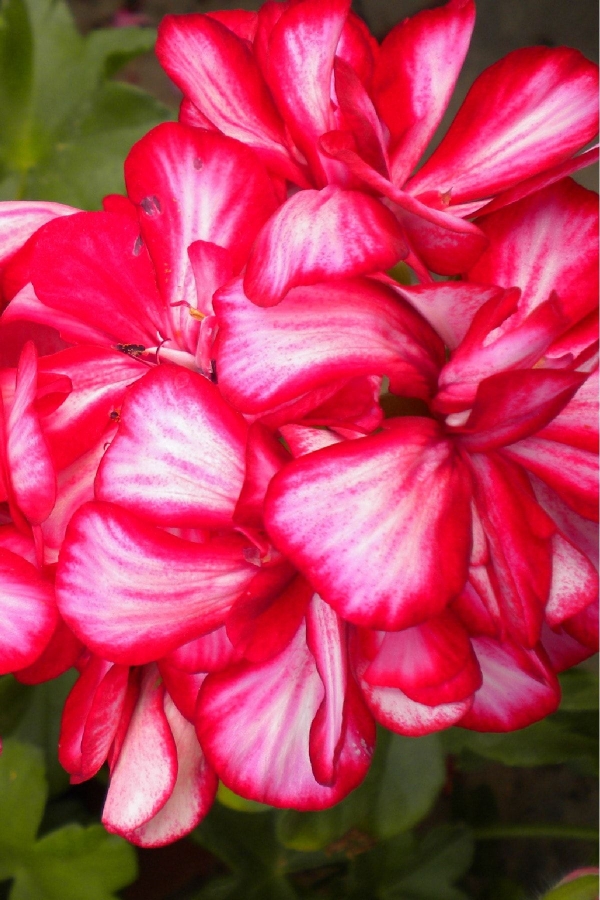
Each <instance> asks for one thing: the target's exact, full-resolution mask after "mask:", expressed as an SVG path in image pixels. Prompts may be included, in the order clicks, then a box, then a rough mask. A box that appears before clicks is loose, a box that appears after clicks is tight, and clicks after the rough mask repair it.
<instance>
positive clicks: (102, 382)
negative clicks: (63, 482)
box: [38, 344, 148, 470]
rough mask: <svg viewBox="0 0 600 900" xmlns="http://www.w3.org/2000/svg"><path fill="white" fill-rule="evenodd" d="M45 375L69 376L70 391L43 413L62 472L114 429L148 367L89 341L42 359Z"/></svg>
mask: <svg viewBox="0 0 600 900" xmlns="http://www.w3.org/2000/svg"><path fill="white" fill-rule="evenodd" d="M38 369H39V372H40V378H41V377H43V376H48V375H49V374H50V373H56V374H62V375H66V376H67V377H68V378H69V379H70V381H71V385H72V389H71V392H70V393H69V396H68V397H67V398H66V400H65V401H64V402H63V403H61V405H60V406H59V407H58V409H56V410H54V411H53V412H52V413H51V414H46V415H43V417H42V420H41V421H42V426H43V429H44V435H45V436H46V439H47V441H48V443H49V445H50V450H51V452H52V458H53V460H54V464H55V466H56V467H57V469H58V470H60V469H63V468H65V467H66V466H69V465H71V463H73V462H74V461H75V460H76V459H78V458H79V457H81V456H82V455H83V454H84V453H87V452H89V451H90V450H92V449H93V448H94V447H95V446H96V445H97V443H98V442H99V441H106V439H107V438H106V435H107V432H110V430H111V429H112V428H113V427H114V424H115V422H114V420H115V419H116V418H117V416H116V415H115V413H116V414H118V411H119V409H120V408H121V404H122V402H123V397H124V395H125V391H126V389H127V388H128V387H129V385H130V384H132V383H133V382H134V381H137V379H138V378H141V376H142V375H145V374H146V373H147V371H148V369H147V367H146V366H145V365H144V364H143V363H141V362H140V361H139V360H137V359H132V357H130V356H128V355H127V354H126V353H119V352H117V351H115V350H109V349H107V348H105V347H94V346H90V345H89V344H84V345H81V346H77V347H68V348H67V349H66V350H62V351H61V352H60V353H53V354H52V355H51V356H45V357H42V358H41V359H40V360H39V363H38Z"/></svg>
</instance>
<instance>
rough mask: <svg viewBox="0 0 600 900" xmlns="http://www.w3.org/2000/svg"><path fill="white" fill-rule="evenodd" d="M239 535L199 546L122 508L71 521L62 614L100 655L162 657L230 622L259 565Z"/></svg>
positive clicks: (95, 508)
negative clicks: (230, 612)
mask: <svg viewBox="0 0 600 900" xmlns="http://www.w3.org/2000/svg"><path fill="white" fill-rule="evenodd" d="M245 546H246V541H245V540H244V539H243V538H241V537H237V536H230V537H223V538H215V539H213V540H212V541H209V542H208V543H205V544H197V543H193V542H192V541H185V540H182V539H181V538H177V537H174V536H173V535H171V534H168V533H166V532H164V531H161V530H159V529H157V528H154V527H153V526H152V525H149V524H147V523H146V522H144V521H142V520H141V519H138V518H137V516H134V515H132V514H131V513H129V512H126V511H125V510H124V509H121V508H120V507H118V506H113V505H112V504H108V503H88V504H86V505H85V506H83V507H82V508H81V509H80V510H79V511H78V512H77V513H76V514H75V515H74V516H73V518H72V520H71V522H70V524H69V528H68V530H67V537H66V540H65V544H64V547H63V550H62V553H61V557H60V560H59V564H58V570H57V594H58V603H59V607H60V610H61V613H62V615H63V617H64V618H65V620H66V621H67V624H68V625H69V626H70V627H71V628H72V629H73V631H74V632H75V634H76V635H77V636H78V637H80V639H81V640H82V641H83V642H84V643H85V644H86V645H87V646H89V647H90V648H91V649H92V650H93V652H95V653H97V654H98V655H99V656H103V657H104V658H105V659H110V660H112V661H114V662H120V663H124V664H126V665H139V664H141V663H144V662H149V661H150V660H153V659H158V658H160V657H161V656H164V655H165V654H166V653H169V652H170V651H171V650H173V649H174V648H175V647H177V646H178V645H179V644H183V643H186V642H187V641H190V640H193V639H194V638H196V637H200V635H202V634H207V633H208V632H210V631H213V630H214V629H215V628H217V627H218V626H219V625H222V624H223V621H224V619H225V616H226V614H227V612H228V610H229V608H230V607H231V604H232V603H233V601H234V600H235V599H236V597H238V596H239V595H240V594H241V593H242V592H243V591H244V589H245V588H246V586H247V585H248V584H249V583H250V581H251V579H252V578H253V576H254V575H255V573H256V568H255V567H254V566H252V565H250V564H249V563H247V562H246V560H245V558H244V554H243V551H244V548H245Z"/></svg>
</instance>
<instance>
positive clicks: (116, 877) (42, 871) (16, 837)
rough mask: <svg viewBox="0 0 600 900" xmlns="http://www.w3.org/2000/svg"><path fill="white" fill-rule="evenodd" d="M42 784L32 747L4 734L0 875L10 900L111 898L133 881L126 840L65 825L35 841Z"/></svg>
mask: <svg viewBox="0 0 600 900" xmlns="http://www.w3.org/2000/svg"><path fill="white" fill-rule="evenodd" d="M47 793H48V787H47V783H46V779H45V777H44V765H43V756H42V752H41V750H40V749H39V748H38V747H32V746H31V745H29V744H23V743H20V742H19V741H15V740H12V739H9V740H8V741H6V743H5V746H4V750H3V753H2V756H1V757H0V880H2V881H5V880H7V879H9V878H12V879H13V884H12V886H11V890H10V894H9V898H10V900H116V898H115V894H114V891H116V890H118V889H119V888H121V887H124V886H125V885H126V884H129V883H130V882H131V881H133V880H134V878H135V876H136V859H135V854H134V851H133V848H132V847H130V846H129V845H128V844H127V842H126V841H124V840H122V839H121V838H118V837H115V836H113V835H109V834H107V832H106V831H105V830H104V828H103V827H102V826H101V825H92V826H90V827H89V828H82V827H81V826H80V825H67V826H65V827H64V828H60V829H58V830H57V831H52V832H50V833H49V834H47V835H45V836H44V837H43V838H41V840H36V835H37V831H38V828H39V825H40V821H41V819H42V815H43V813H44V806H45V803H46V798H47Z"/></svg>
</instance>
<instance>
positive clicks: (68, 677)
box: [14, 669, 77, 796]
mask: <svg viewBox="0 0 600 900" xmlns="http://www.w3.org/2000/svg"><path fill="white" fill-rule="evenodd" d="M76 678H77V672H76V671H75V670H74V669H70V670H69V671H68V672H65V674H64V675H61V676H60V678H55V679H54V680H53V681H47V682H45V683H44V684H37V685H35V687H33V688H30V690H31V692H32V698H31V700H30V702H29V706H28V708H27V712H26V713H25V715H24V716H23V718H22V719H21V721H20V723H19V725H18V727H17V728H16V729H15V732H14V735H15V737H16V738H18V739H20V740H24V741H27V742H28V743H31V744H35V745H36V746H37V747H39V748H40V750H41V751H42V753H43V758H44V764H45V767H46V777H47V779H48V782H49V784H50V793H51V795H52V796H54V795H55V794H58V793H60V792H61V791H63V790H64V789H65V788H66V787H67V785H68V783H69V776H68V775H67V773H66V772H65V770H64V769H63V768H62V766H61V765H60V763H59V762H58V735H59V732H60V718H61V715H62V711H63V707H64V705H65V700H66V699H67V695H68V693H69V691H70V690H71V688H72V687H73V684H74V683H75V680H76Z"/></svg>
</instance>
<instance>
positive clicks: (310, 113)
mask: <svg viewBox="0 0 600 900" xmlns="http://www.w3.org/2000/svg"><path fill="white" fill-rule="evenodd" d="M349 10H350V0H304V2H303V3H295V4H291V5H289V6H288V7H287V9H285V10H284V12H283V14H282V15H281V17H280V18H279V20H278V21H277V23H276V24H275V25H274V27H273V29H272V31H271V35H270V38H269V57H268V72H267V81H268V84H269V87H270V89H271V93H272V95H273V97H274V99H275V102H276V104H277V107H278V108H279V111H280V113H281V115H282V116H283V118H284V119H285V122H286V124H287V127H288V129H289V132H290V134H291V136H292V138H293V140H294V141H295V142H296V144H297V145H298V147H299V148H300V150H301V151H302V152H303V154H304V156H305V157H306V159H307V160H308V163H309V165H310V167H311V170H312V174H313V178H314V179H315V180H316V182H317V184H318V185H319V186H322V185H323V184H325V183H327V181H330V180H333V179H332V178H331V177H330V176H331V175H334V177H335V169H336V166H335V164H332V163H331V161H329V160H327V159H324V158H323V157H322V156H321V155H320V153H319V151H318V147H317V141H318V139H319V137H320V136H321V135H322V134H324V133H325V132H326V131H330V130H331V128H332V127H333V112H332V104H331V87H332V78H333V63H334V58H335V53H336V48H337V46H338V43H339V41H340V36H341V34H342V30H343V28H344V24H345V22H346V19H347V16H348V13H349ZM336 180H337V179H336Z"/></svg>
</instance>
